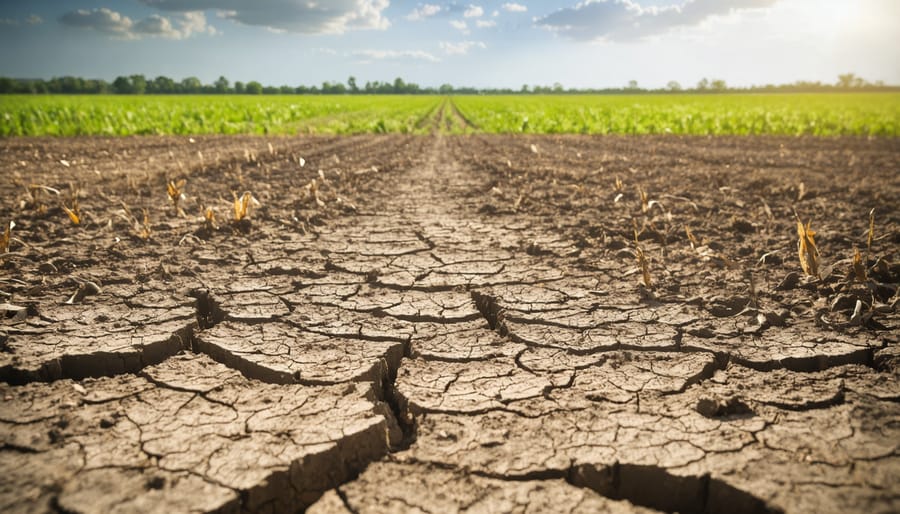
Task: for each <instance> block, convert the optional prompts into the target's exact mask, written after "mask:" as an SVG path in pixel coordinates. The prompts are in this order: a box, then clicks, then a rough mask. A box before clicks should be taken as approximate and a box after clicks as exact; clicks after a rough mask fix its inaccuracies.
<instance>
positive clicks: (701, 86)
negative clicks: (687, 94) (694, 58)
mask: <svg viewBox="0 0 900 514" xmlns="http://www.w3.org/2000/svg"><path fill="white" fill-rule="evenodd" d="M707 89H709V80H708V79H706V78H702V79H700V82H697V90H698V91H706V90H707Z"/></svg>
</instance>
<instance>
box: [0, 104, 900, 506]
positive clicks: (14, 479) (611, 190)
mask: <svg viewBox="0 0 900 514" xmlns="http://www.w3.org/2000/svg"><path fill="white" fill-rule="evenodd" d="M456 118H458V113H454V112H450V113H446V112H444V111H443V110H442V111H441V113H440V115H439V116H438V117H437V118H436V119H437V120H438V121H436V122H435V123H438V124H444V123H446V124H447V125H448V126H449V125H452V124H454V123H464V120H463V121H460V120H458V119H456ZM0 169H2V172H0V187H2V191H3V192H4V194H3V196H2V198H0V223H4V224H5V223H7V222H8V221H9V220H13V221H15V223H16V226H15V228H13V230H12V232H11V238H12V239H11V242H10V245H9V252H8V253H4V254H0V295H2V297H0V314H2V325H0V381H2V383H0V469H2V470H3V471H2V473H0V511H2V512H10V513H13V512H16V513H18V512H84V513H88V512H96V513H107V512H160V513H163V512H166V513H168V512H201V511H202V512H296V511H302V510H304V509H307V511H308V512H314V513H369V512H597V511H611V512H653V511H665V512H676V511H677V512H709V513H726V512H727V513H731V512H738V513H743V512H746V513H757V512H787V513H804V512H818V513H830V512H834V513H844V512H860V513H863V512H865V513H891V512H898V511H900V449H898V446H900V381H898V377H900V344H898V336H900V313H898V298H900V296H898V292H897V290H898V285H900V264H898V257H900V256H898V249H900V246H898V243H900V225H898V224H900V178H898V177H900V141H898V140H896V139H872V140H868V139H850V138H848V139H809V138H800V139H789V138H769V137H757V138H737V137H735V138H701V137H691V138H676V137H634V138H628V137H574V136H570V137H550V136H544V137H503V136H442V135H435V136H401V135H394V136H357V137H340V138H339V137H333V138H329V137H312V136H309V137H299V138H284V139H279V138H269V139H263V138H248V137H240V138H234V137H205V138H196V139H189V138H122V139H95V138H84V139H7V140H2V141H0ZM180 178H184V179H186V184H185V185H184V186H183V188H182V189H183V192H184V194H185V198H184V199H182V200H181V201H180V202H179V206H178V207H180V209H181V210H182V211H183V214H179V213H178V212H177V209H176V207H175V206H174V205H173V204H172V202H171V201H170V200H169V198H168V197H167V194H166V182H167V180H177V179H180ZM32 186H45V187H32ZM75 190H78V191H79V193H78V196H77V198H78V203H79V211H80V214H81V216H80V217H81V221H82V223H81V224H80V225H79V226H75V225H73V224H72V223H71V222H70V221H69V218H68V217H67V215H66V214H65V212H64V211H63V210H62V208H61V206H62V205H66V206H68V207H70V208H71V207H72V196H73V191H75ZM244 191H249V192H251V193H252V195H253V196H254V197H255V198H256V199H258V200H259V203H260V206H258V207H255V208H253V209H252V210H251V212H250V215H249V218H247V219H245V220H243V221H241V222H239V223H235V222H232V221H231V218H232V216H233V214H232V206H231V204H232V198H233V197H232V193H236V194H237V195H241V194H242V193H243V192H244ZM206 207H212V208H213V209H215V212H216V214H217V216H216V220H215V222H214V223H206V222H204V219H203V216H202V213H203V212H204V209H205V208H206ZM872 209H874V215H873V216H874V217H873V219H874V225H873V231H872V232H871V234H872V238H871V242H870V241H869V239H870V237H869V235H870V231H869V227H870V211H871V210H872ZM145 213H146V214H145ZM796 216H799V218H800V219H802V220H803V221H804V222H807V221H811V225H810V226H811V229H812V230H814V231H816V232H817V234H816V236H815V241H816V243H817V244H818V249H819V252H820V256H819V261H820V262H819V273H818V274H819V275H820V276H819V277H811V276H807V275H806V274H804V273H803V271H802V270H801V268H800V264H799V259H798V252H797V221H796ZM4 227H5V225H4ZM857 249H858V250H859V252H860V257H859V258H858V260H857V265H856V267H855V269H854V265H853V257H854V251H855V250H857ZM0 251H2V248H0ZM640 255H643V259H641V258H640V257H639V256H640ZM648 282H649V284H648Z"/></svg>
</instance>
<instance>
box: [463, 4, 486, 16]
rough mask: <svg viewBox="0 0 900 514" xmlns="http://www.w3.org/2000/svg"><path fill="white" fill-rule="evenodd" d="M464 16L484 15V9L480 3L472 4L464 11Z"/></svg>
mask: <svg viewBox="0 0 900 514" xmlns="http://www.w3.org/2000/svg"><path fill="white" fill-rule="evenodd" d="M463 16H464V17H466V18H480V17H482V16H484V9H482V8H481V6H479V5H470V6H469V8H468V9H466V10H465V11H464V12H463Z"/></svg>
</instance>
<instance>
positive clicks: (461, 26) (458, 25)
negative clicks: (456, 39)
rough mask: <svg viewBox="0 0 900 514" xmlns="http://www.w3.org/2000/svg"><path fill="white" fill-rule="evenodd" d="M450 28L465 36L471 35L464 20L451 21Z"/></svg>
mask: <svg viewBox="0 0 900 514" xmlns="http://www.w3.org/2000/svg"><path fill="white" fill-rule="evenodd" d="M450 26H451V27H453V28H455V29H456V30H458V31H460V32H462V33H463V34H468V33H469V25H468V24H467V23H466V22H464V21H463V20H450Z"/></svg>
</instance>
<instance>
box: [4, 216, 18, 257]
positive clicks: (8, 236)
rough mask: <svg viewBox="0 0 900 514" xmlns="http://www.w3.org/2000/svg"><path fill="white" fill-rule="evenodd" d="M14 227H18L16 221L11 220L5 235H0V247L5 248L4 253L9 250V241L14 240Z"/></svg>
mask: <svg viewBox="0 0 900 514" xmlns="http://www.w3.org/2000/svg"><path fill="white" fill-rule="evenodd" d="M14 228H16V222H14V221H10V222H9V225H7V226H6V230H4V231H3V236H0V249H2V250H3V253H8V252H9V242H10V241H11V240H12V229H14Z"/></svg>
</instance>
